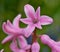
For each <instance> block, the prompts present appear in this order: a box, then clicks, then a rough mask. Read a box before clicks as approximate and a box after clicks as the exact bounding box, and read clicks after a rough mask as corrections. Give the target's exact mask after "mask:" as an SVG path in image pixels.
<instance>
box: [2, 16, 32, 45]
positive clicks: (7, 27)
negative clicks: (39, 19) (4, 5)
mask: <svg viewBox="0 0 60 52" xmlns="http://www.w3.org/2000/svg"><path fill="white" fill-rule="evenodd" d="M20 18H21V15H18V16H17V17H16V18H15V19H14V21H13V24H12V23H11V22H10V21H9V20H7V22H4V23H3V25H2V29H3V31H4V32H5V33H6V34H8V36H7V37H6V38H5V39H4V40H3V41H2V44H4V43H6V42H7V41H10V40H12V39H13V38H16V37H18V36H20V35H22V36H25V37H29V36H30V35H31V32H32V29H33V27H31V26H27V27H26V28H20V27H19V21H20ZM31 28H32V29H31ZM29 29H31V30H29Z"/></svg>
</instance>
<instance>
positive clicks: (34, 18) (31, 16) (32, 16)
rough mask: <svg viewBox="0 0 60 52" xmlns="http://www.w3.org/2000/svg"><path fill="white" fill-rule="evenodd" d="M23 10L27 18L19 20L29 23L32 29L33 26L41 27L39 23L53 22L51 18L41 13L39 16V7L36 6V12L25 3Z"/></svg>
mask: <svg viewBox="0 0 60 52" xmlns="http://www.w3.org/2000/svg"><path fill="white" fill-rule="evenodd" d="M24 11H25V14H26V16H27V18H24V19H20V20H21V22H23V23H25V24H28V25H31V26H33V27H34V28H33V29H32V30H33V31H34V29H35V27H37V28H39V29H42V26H41V25H48V24H51V23H52V22H53V19H52V18H51V17H49V16H46V15H42V16H40V7H38V8H37V10H36V12H35V10H34V8H33V7H32V6H31V5H29V4H27V5H25V6H24Z"/></svg>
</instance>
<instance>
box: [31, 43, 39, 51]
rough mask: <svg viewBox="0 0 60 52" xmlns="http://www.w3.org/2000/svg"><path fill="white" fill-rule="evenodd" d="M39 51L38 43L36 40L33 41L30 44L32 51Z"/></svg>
mask: <svg viewBox="0 0 60 52" xmlns="http://www.w3.org/2000/svg"><path fill="white" fill-rule="evenodd" d="M39 51H40V45H39V43H38V42H34V43H33V44H32V52H39Z"/></svg>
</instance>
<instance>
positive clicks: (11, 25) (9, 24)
mask: <svg viewBox="0 0 60 52" xmlns="http://www.w3.org/2000/svg"><path fill="white" fill-rule="evenodd" d="M6 25H8V26H9V27H11V28H14V26H13V24H12V23H11V22H10V21H9V20H7V24H6Z"/></svg>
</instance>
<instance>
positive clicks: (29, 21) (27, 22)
mask: <svg viewBox="0 0 60 52" xmlns="http://www.w3.org/2000/svg"><path fill="white" fill-rule="evenodd" d="M20 21H21V22H23V23H25V24H32V19H31V18H25V19H20Z"/></svg>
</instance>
